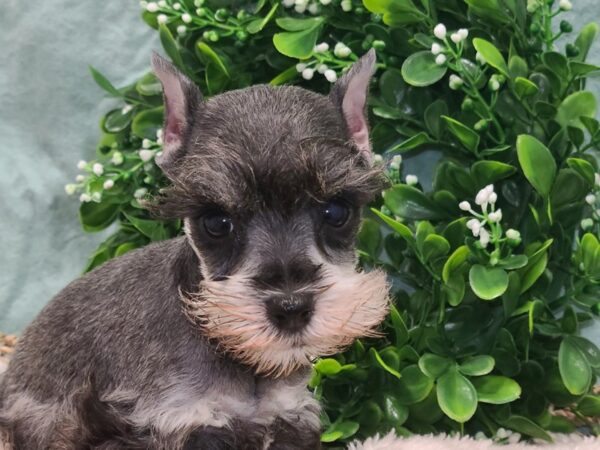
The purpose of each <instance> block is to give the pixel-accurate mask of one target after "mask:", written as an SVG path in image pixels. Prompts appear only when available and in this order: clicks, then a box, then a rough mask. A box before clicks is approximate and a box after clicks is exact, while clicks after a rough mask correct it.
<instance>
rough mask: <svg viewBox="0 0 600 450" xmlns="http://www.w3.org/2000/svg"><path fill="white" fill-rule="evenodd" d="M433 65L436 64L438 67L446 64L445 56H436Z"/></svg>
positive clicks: (441, 54)
mask: <svg viewBox="0 0 600 450" xmlns="http://www.w3.org/2000/svg"><path fill="white" fill-rule="evenodd" d="M435 63H436V64H437V65H438V66H441V65H444V64H446V55H444V54H443V53H440V54H439V55H437V56H436V57H435Z"/></svg>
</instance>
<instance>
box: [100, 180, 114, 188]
mask: <svg viewBox="0 0 600 450" xmlns="http://www.w3.org/2000/svg"><path fill="white" fill-rule="evenodd" d="M114 185H115V182H114V181H113V180H111V179H110V178H109V179H108V180H106V181H105V182H104V184H103V185H102V187H103V188H104V189H110V188H112V187H113V186H114Z"/></svg>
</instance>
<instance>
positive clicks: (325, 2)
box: [319, 0, 331, 6]
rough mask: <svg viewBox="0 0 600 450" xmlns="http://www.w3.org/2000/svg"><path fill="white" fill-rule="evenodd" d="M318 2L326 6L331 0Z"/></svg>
mask: <svg viewBox="0 0 600 450" xmlns="http://www.w3.org/2000/svg"><path fill="white" fill-rule="evenodd" d="M319 3H321V5H323V6H327V5H329V4H330V3H331V0H319Z"/></svg>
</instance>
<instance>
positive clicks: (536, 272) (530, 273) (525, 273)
mask: <svg viewBox="0 0 600 450" xmlns="http://www.w3.org/2000/svg"><path fill="white" fill-rule="evenodd" d="M547 264H548V253H546V252H544V253H542V254H541V255H540V256H539V257H537V258H532V257H529V262H528V263H527V266H525V267H524V268H523V269H521V270H520V272H519V275H520V276H521V294H522V293H523V292H525V291H527V290H528V289H529V288H530V287H531V286H533V285H534V283H535V282H536V281H537V280H538V278H539V277H540V276H542V274H543V273H544V270H546V266H547Z"/></svg>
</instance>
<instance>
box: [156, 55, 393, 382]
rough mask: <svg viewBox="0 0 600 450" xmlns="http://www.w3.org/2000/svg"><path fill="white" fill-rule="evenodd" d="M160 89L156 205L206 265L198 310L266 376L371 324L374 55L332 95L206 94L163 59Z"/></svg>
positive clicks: (190, 301)
mask: <svg viewBox="0 0 600 450" xmlns="http://www.w3.org/2000/svg"><path fill="white" fill-rule="evenodd" d="M153 66H154V70H155V73H156V75H157V76H158V78H159V79H160V80H161V82H162V85H163V91H164V97H165V123H164V128H163V136H164V137H163V139H164V149H163V152H162V154H161V155H160V156H158V157H157V163H158V164H159V165H160V167H161V168H162V169H163V171H164V172H165V173H166V174H167V176H168V177H169V178H170V179H171V181H172V182H173V185H172V187H170V188H169V189H167V190H166V192H165V194H164V196H163V197H162V198H160V199H159V200H158V203H157V205H156V207H157V208H158V210H159V212H160V213H161V214H162V215H164V216H169V217H178V218H181V219H183V221H184V226H185V231H186V234H187V238H188V240H189V243H190V245H191V246H192V247H193V248H194V250H195V252H196V254H197V255H198V258H199V260H200V266H201V267H200V270H201V273H202V275H203V280H202V282H201V285H200V287H199V290H198V292H195V293H184V300H185V303H186V307H187V311H188V313H189V315H190V316H191V317H192V318H193V319H194V320H195V321H196V322H197V323H199V324H201V326H202V328H203V330H204V332H205V333H206V335H207V336H209V337H211V338H214V339H216V340H217V342H219V344H220V345H221V346H222V347H223V348H224V349H225V350H226V351H228V352H229V353H230V354H232V355H233V356H234V357H236V358H238V359H239V360H241V361H242V362H244V363H247V364H250V365H252V366H253V367H255V368H256V370H257V372H259V373H271V374H273V375H284V374H288V373H290V372H292V371H293V370H295V369H297V368H299V367H300V366H303V365H306V364H308V363H309V362H310V359H311V358H312V357H314V356H318V355H325V354H331V353H334V352H336V351H338V350H340V349H342V348H343V347H344V346H346V345H348V344H349V343H351V342H352V341H353V340H354V339H355V338H356V337H359V336H365V335H369V334H372V333H373V329H374V328H375V327H376V326H377V325H378V324H379V323H380V321H381V320H382V319H383V318H384V316H385V314H386V312H387V305H388V296H387V284H386V279H385V275H384V274H383V273H382V272H379V271H372V272H370V273H363V272H359V271H357V270H356V268H355V266H356V256H355V249H354V241H355V235H356V232H357V229H358V226H359V223H360V211H361V208H362V207H363V206H364V205H365V204H366V203H367V202H368V201H369V200H370V199H371V198H372V197H373V195H375V194H376V193H377V192H379V190H380V188H381V177H380V174H379V171H378V170H377V169H374V168H373V167H372V165H371V149H370V144H369V136H368V127H367V121H366V116H365V105H366V95H367V90H368V84H369V80H370V77H371V75H372V73H373V71H374V68H375V55H374V53H373V52H369V53H368V54H367V55H365V56H364V57H363V58H362V59H361V60H359V61H358V62H357V63H356V64H355V65H354V66H353V67H352V69H351V70H350V71H349V72H348V73H347V74H346V75H345V76H344V77H342V78H341V79H340V80H339V81H338V82H337V83H336V84H335V85H334V86H333V89H332V91H331V93H330V95H329V96H322V95H319V94H316V93H313V92H309V91H307V90H304V89H301V88H297V87H273V86H264V85H263V86H254V87H250V88H247V89H243V90H238V91H231V92H227V93H225V94H221V95H218V96H216V97H213V98H211V99H209V100H207V101H204V100H203V99H202V97H201V95H200V92H199V90H198V89H197V87H196V86H195V85H194V84H193V83H192V82H191V81H190V80H188V79H187V78H186V77H185V76H183V75H182V74H181V73H179V72H178V71H177V70H176V69H175V68H173V66H171V65H170V64H169V63H168V62H166V61H165V60H163V59H162V58H160V57H158V56H155V57H154V60H153Z"/></svg>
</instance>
